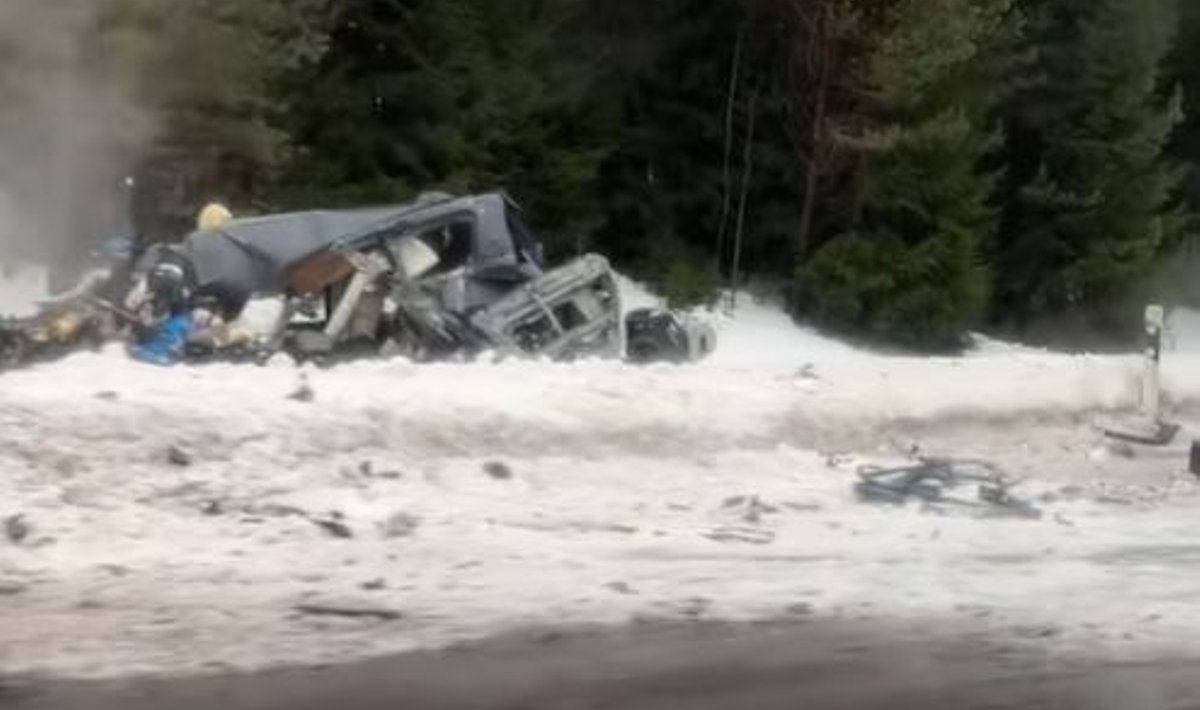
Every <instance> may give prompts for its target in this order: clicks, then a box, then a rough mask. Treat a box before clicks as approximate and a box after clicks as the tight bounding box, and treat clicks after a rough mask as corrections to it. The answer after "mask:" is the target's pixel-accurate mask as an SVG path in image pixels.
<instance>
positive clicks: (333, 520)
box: [309, 516, 354, 540]
mask: <svg viewBox="0 0 1200 710" xmlns="http://www.w3.org/2000/svg"><path fill="white" fill-rule="evenodd" d="M339 517H340V516H332V517H329V518H309V521H310V522H312V524H313V525H316V526H317V527H319V528H321V529H322V530H324V531H325V532H327V533H329V535H330V536H332V537H336V538H338V539H341V540H349V539H351V538H353V537H354V531H353V530H351V529H350V526H349V525H346V524H345V523H343V522H342V521H341V520H340V519H339Z"/></svg>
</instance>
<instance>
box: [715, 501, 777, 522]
mask: <svg viewBox="0 0 1200 710" xmlns="http://www.w3.org/2000/svg"><path fill="white" fill-rule="evenodd" d="M721 508H722V509H723V510H725V511H726V512H730V513H733V514H735V515H736V516H737V517H739V518H740V519H741V520H742V521H744V522H746V523H750V524H752V525H757V524H759V523H760V522H762V518H763V516H764V515H772V514H775V513H778V512H779V508H776V507H775V506H773V505H770V504H767V503H764V502H762V500H761V499H759V497H758V496H734V497H733V498H729V499H726V501H725V502H724V503H722V504H721Z"/></svg>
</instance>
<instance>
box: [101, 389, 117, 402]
mask: <svg viewBox="0 0 1200 710" xmlns="http://www.w3.org/2000/svg"><path fill="white" fill-rule="evenodd" d="M120 398H121V395H119V394H117V393H116V392H113V391H112V390H105V391H104V392H97V393H96V399H99V400H101V401H104V402H115V401H117V400H118V399H120Z"/></svg>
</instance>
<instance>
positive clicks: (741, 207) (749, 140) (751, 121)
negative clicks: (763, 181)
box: [729, 86, 759, 310]
mask: <svg viewBox="0 0 1200 710" xmlns="http://www.w3.org/2000/svg"><path fill="white" fill-rule="evenodd" d="M758 94H759V87H758V86H755V87H754V92H753V93H752V94H751V95H750V107H749V110H748V114H749V115H748V116H747V117H746V123H747V126H746V149H745V151H744V152H743V157H742V194H741V197H740V198H739V200H738V214H737V227H736V228H735V230H734V233H733V274H732V276H731V279H732V282H733V288H732V289H731V296H730V303H729V306H730V309H732V310H736V309H737V294H738V287H739V286H740V285H741V270H742V237H743V235H744V234H745V227H746V203H747V201H748V200H749V198H750V182H751V180H752V179H753V177H754V128H755V124H756V123H757V122H758Z"/></svg>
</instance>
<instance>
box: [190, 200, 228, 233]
mask: <svg viewBox="0 0 1200 710" xmlns="http://www.w3.org/2000/svg"><path fill="white" fill-rule="evenodd" d="M231 219H233V213H232V212H230V211H229V208H228V207H226V206H225V205H222V204H220V203H218V202H210V203H209V204H207V205H205V206H204V209H202V210H200V216H199V217H198V218H197V219H196V226H197V227H199V228H200V229H216V228H218V227H220V226H221V225H223V224H225V223H226V222H228V221H229V220H231Z"/></svg>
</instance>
